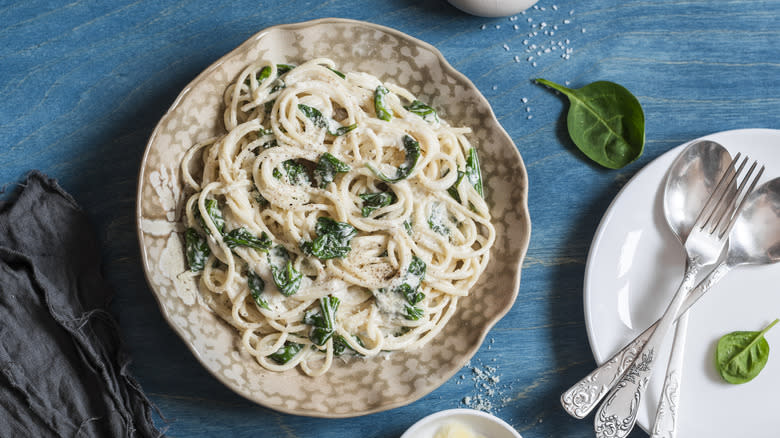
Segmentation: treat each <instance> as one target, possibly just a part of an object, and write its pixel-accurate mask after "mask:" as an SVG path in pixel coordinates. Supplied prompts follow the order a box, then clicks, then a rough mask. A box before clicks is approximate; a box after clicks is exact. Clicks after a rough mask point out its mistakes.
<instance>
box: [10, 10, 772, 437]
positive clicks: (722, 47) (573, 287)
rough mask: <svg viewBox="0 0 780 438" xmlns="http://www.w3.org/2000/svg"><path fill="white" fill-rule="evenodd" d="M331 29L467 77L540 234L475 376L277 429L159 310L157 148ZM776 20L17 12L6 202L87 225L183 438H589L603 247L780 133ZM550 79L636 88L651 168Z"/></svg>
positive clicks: (768, 13)
mask: <svg viewBox="0 0 780 438" xmlns="http://www.w3.org/2000/svg"><path fill="white" fill-rule="evenodd" d="M218 3H222V5H220V4H218ZM321 17H345V18H353V19H359V20H366V21H370V22H374V23H378V24H382V25H386V26H390V27H394V28H396V29H398V30H400V31H403V32H406V33H408V34H410V35H412V36H415V37H417V38H420V39H422V40H425V41H427V42H429V43H431V44H433V45H434V46H436V47H438V48H439V50H441V51H442V52H443V54H444V56H445V57H446V58H447V59H448V60H449V61H450V63H451V64H452V65H453V66H454V67H455V68H456V69H458V70H460V71H461V72H463V73H464V74H465V75H466V76H468V77H469V78H470V79H471V80H472V81H473V82H474V83H475V84H476V86H477V87H478V88H479V89H480V90H481V91H482V92H483V94H485V96H486V97H487V98H488V100H489V101H490V103H491V104H492V106H493V109H494V111H495V113H496V115H497V116H498V119H499V120H500V122H501V123H502V125H503V126H504V128H505V129H506V130H507V131H508V132H509V134H510V135H511V137H512V138H513V140H514V142H515V143H516V145H517V147H518V149H519V150H520V153H521V154H522V156H523V158H524V160H525V163H526V166H527V168H528V174H529V180H530V194H529V205H530V211H531V219H532V222H533V224H534V228H533V233H532V237H531V244H530V248H529V250H528V256H527V258H526V260H525V263H524V267H523V276H522V283H521V286H520V292H519V296H518V299H517V302H516V303H515V305H514V307H513V308H512V310H511V312H510V313H509V314H508V315H507V316H505V317H504V318H503V319H502V320H501V321H500V322H499V323H498V325H497V326H496V327H495V328H494V329H493V330H492V331H491V332H490V333H489V334H488V337H487V341H486V342H485V344H484V345H483V346H482V348H481V349H480V351H479V352H478V353H477V355H476V356H475V357H474V359H473V360H472V362H471V364H470V366H468V367H466V368H464V369H463V370H462V371H461V372H459V373H458V375H456V376H455V377H453V378H452V379H451V380H450V381H448V382H447V383H445V384H444V385H443V386H441V387H440V388H438V389H437V390H435V391H433V392H432V393H431V394H429V395H428V396H426V397H424V398H422V399H421V400H419V401H417V402H415V403H412V404H411V405H408V406H405V407H401V408H398V409H394V410H391V411H388V412H383V413H379V414H374V415H370V416H367V417H361V418H353V419H340V420H326V419H312V418H304V417H295V416H289V415H283V414H278V413H275V412H273V411H270V410H267V409H264V408H261V407H259V406H257V405H254V404H252V403H250V402H248V401H246V400H245V399H243V398H241V397H239V396H237V395H235V394H233V393H232V392H230V391H229V390H228V389H226V388H225V387H223V386H222V385H221V384H220V383H219V382H218V381H217V380H216V379H215V378H213V377H212V376H211V375H210V374H208V373H207V372H206V371H205V370H204V368H203V367H201V366H200V365H199V363H198V362H197V361H196V360H195V359H194V358H193V356H192V355H191V353H190V352H189V350H188V349H187V348H186V347H185V346H184V344H183V343H182V342H181V341H180V340H179V338H177V337H176V335H175V334H174V333H173V331H172V330H171V329H170V328H169V327H168V326H167V325H166V323H165V322H164V321H163V319H162V317H161V315H160V312H159V311H158V309H157V305H156V303H155V301H154V298H153V297H152V294H151V292H150V290H149V288H148V286H147V284H146V282H145V280H144V276H143V272H142V270H141V263H140V254H139V249H138V243H137V239H136V233H135V222H134V215H135V211H134V205H135V188H136V174H137V171H138V167H139V163H140V160H141V156H142V154H143V151H144V147H145V145H146V142H147V139H148V137H149V135H150V134H151V132H152V129H153V128H154V126H155V124H156V122H157V120H158V119H159V118H160V117H161V116H162V115H163V113H164V112H165V111H166V110H167V109H168V107H169V106H170V105H171V103H172V102H173V100H174V98H175V97H176V96H177V94H178V93H179V91H180V90H181V89H182V88H183V87H184V86H185V85H186V84H187V83H188V82H189V81H190V80H191V79H193V78H194V77H195V76H196V75H197V74H198V73H199V72H200V71H201V70H203V69H204V68H206V67H207V66H208V65H209V64H211V63H212V62H213V61H215V60H216V59H218V58H220V57H221V56H222V55H224V54H225V53H227V52H228V51H230V50H231V49H232V48H234V47H235V46H237V45H238V44H240V43H241V42H243V41H244V40H245V39H246V38H248V37H249V36H250V35H252V34H254V33H255V32H257V31H259V30H261V29H262V28H264V27H267V26H270V25H274V24H279V23H291V22H298V21H305V20H310V19H314V18H321ZM778 18H780V1H778V0H718V1H713V0H642V1H633V0H629V1H626V0H592V1H587V2H583V1H576V0H557V1H550V0H541V1H540V2H539V4H538V7H537V8H534V9H530V10H528V11H527V12H526V13H525V14H521V15H518V16H516V17H508V18H495V19H487V18H479V17H473V16H469V15H466V14H464V13H462V12H460V11H459V10H457V9H455V8H453V7H451V6H450V5H449V4H447V3H446V2H445V1H444V0H384V1H377V0H349V1H347V0H329V1H312V0H278V1H270V0H259V1H258V0H255V1H244V0H237V1H232V2H211V1H207V0H190V1H177V2H173V1H151V0H138V1H134V2H129V1H110V2H109V1H105V2H104V1H79V0H74V1H72V2H64V1H63V2H57V1H40V0H25V1H12V0H5V1H2V2H0V139H1V140H0V141H1V142H2V143H0V185H2V184H6V185H9V187H10V186H11V185H13V184H15V182H16V181H18V180H19V179H20V178H21V177H22V176H23V175H24V174H25V173H26V172H27V171H28V170H30V169H41V170H42V171H44V172H45V173H47V174H49V175H51V176H53V177H56V178H57V179H59V181H60V183H61V184H62V185H63V186H64V188H65V189H66V190H68V191H69V192H70V193H72V194H73V195H74V197H75V198H76V200H77V201H78V202H79V203H80V204H81V205H82V206H83V207H84V209H85V210H86V211H87V213H88V214H89V217H90V218H91V219H92V221H93V222H94V224H95V226H96V229H97V232H98V235H99V238H100V241H101V242H102V244H103V263H104V271H105V273H106V276H107V277H108V279H109V281H110V283H111V284H112V285H113V287H114V288H115V292H116V296H115V300H114V303H113V307H112V310H113V312H114V314H115V315H116V316H117V317H118V318H119V321H120V325H121V329H122V333H123V336H124V338H125V340H126V343H127V347H128V349H129V350H130V353H131V355H132V357H133V365H132V371H133V373H134V374H135V375H136V376H137V378H138V380H139V381H140V383H141V384H142V385H143V388H144V390H145V391H146V392H147V393H148V394H149V396H150V397H151V399H152V400H153V401H154V403H155V404H156V405H157V406H158V407H159V410H160V412H161V413H162V415H163V416H164V417H165V420H162V419H160V420H159V424H160V426H161V427H164V428H167V433H168V434H169V435H171V436H179V437H201V436H202V437H207V436H209V437H210V436H231V437H242V436H246V437H326V438H327V437H340V438H349V437H361V438H363V437H376V438H392V437H397V436H399V435H400V434H401V433H402V432H403V431H404V429H405V428H407V427H408V426H409V425H411V424H412V423H413V422H415V421H416V420H417V419H419V418H421V417H422V416H424V415H427V414H430V413H432V412H436V411H439V410H443V409H448V408H455V407H465V406H471V407H474V406H477V407H481V408H483V409H486V410H489V411H491V412H493V413H495V414H497V415H499V416H500V417H502V418H503V419H505V420H506V421H507V422H509V423H510V424H512V425H513V426H515V427H516V428H517V429H518V430H519V431H520V432H521V433H522V434H523V436H524V437H526V438H529V437H589V436H592V422H591V420H590V419H588V420H585V421H577V420H574V419H572V418H569V417H568V416H567V415H566V414H564V412H563V411H562V409H561V408H560V407H559V405H558V397H559V394H560V393H561V391H562V390H564V389H565V388H566V387H568V385H570V384H571V383H573V382H574V381H576V380H577V379H578V378H580V377H581V376H583V375H584V374H586V373H587V372H588V371H590V370H591V369H592V368H593V366H594V361H593V358H592V355H591V352H590V348H589V346H588V341H587V336H586V332H585V324H584V316H583V308H582V284H583V273H584V268H585V258H586V255H587V252H588V248H589V246H590V243H591V239H592V237H593V234H594V231H595V230H596V227H597V225H598V223H599V220H600V218H601V216H602V214H603V213H604V211H605V209H606V208H607V206H608V204H609V202H610V201H611V199H612V198H613V197H614V196H615V195H616V193H617V192H618V190H619V189H620V188H621V186H622V185H623V184H624V183H625V182H626V181H627V180H628V179H629V178H630V177H631V176H632V175H633V174H634V173H636V172H637V171H638V170H639V169H640V168H642V166H644V165H645V164H647V163H648V162H650V161H651V160H652V159H653V158H655V157H657V156H658V155H660V154H662V153H663V152H665V151H667V150H669V149H670V148H672V147H674V146H676V145H679V144H681V143H683V142H685V141H687V140H690V139H693V138H696V137H699V136H702V135H705V134H708V133H711V132H717V131H722V130H727V129H736V128H752V127H766V128H780V97H778V89H779V88H780V22H779V21H778ZM537 77H545V78H548V79H551V80H553V81H556V82H559V83H566V84H569V85H570V86H571V87H579V86H582V85H585V84H587V83H589V82H592V81H595V80H602V79H603V80H611V81H615V82H618V83H620V84H622V85H624V86H625V87H627V88H628V89H629V90H631V91H632V92H633V93H634V94H635V95H636V96H637V97H638V99H639V100H640V102H641V103H642V105H643V107H644V111H645V117H646V128H647V144H646V149H645V153H644V155H643V156H642V157H641V158H640V159H639V160H638V161H637V162H635V163H633V164H631V165H630V166H628V167H626V168H624V169H622V170H618V171H608V170H605V169H602V168H599V167H597V166H594V165H592V164H590V163H588V162H587V161H585V160H584V159H583V156H582V155H581V154H580V153H579V152H578V151H577V150H576V148H575V147H574V146H573V144H572V143H571V142H570V140H569V139H568V137H567V134H566V128H565V118H564V117H565V116H564V114H565V109H566V102H565V101H564V100H562V98H560V97H559V96H556V95H555V94H553V93H551V92H549V91H548V90H546V89H544V88H542V87H540V86H538V85H535V84H534V83H533V82H532V79H533V78H537ZM779 146H780V145H779ZM487 367H492V368H490V369H491V370H492V371H491V372H492V375H494V376H495V377H497V378H498V379H496V380H498V381H497V382H494V381H491V382H488V383H487V384H484V385H483V383H485V382H484V381H482V380H480V379H478V378H476V376H475V374H474V372H473V368H480V369H487ZM467 402H468V403H467ZM641 436H645V435H644V433H643V432H641V431H638V432H634V434H632V437H641Z"/></svg>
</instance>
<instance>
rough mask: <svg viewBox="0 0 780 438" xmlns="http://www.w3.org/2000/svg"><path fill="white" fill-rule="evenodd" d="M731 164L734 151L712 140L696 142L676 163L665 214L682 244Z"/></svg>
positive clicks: (668, 181) (666, 191)
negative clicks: (731, 152)
mask: <svg viewBox="0 0 780 438" xmlns="http://www.w3.org/2000/svg"><path fill="white" fill-rule="evenodd" d="M729 163H731V154H729V152H728V151H727V150H726V148H725V147H723V146H722V145H721V144H720V143H717V142H714V141H710V140H702V141H697V142H696V143H692V144H691V145H689V146H688V147H686V148H685V150H683V151H682V153H681V154H680V155H679V156H678V157H677V158H676V159H675V160H674V162H673V163H672V166H671V167H670V168H669V173H668V175H667V177H666V185H665V186H664V199H663V201H664V216H665V217H666V222H667V223H668V224H669V228H671V229H672V232H674V235H675V236H677V239H678V240H679V241H680V242H681V243H682V242H685V240H686V239H687V238H688V234H690V232H691V229H692V228H693V224H694V222H695V221H696V217H697V216H698V214H699V212H700V211H701V209H702V207H704V203H705V202H707V198H708V197H709V196H710V194H711V193H712V192H713V191H714V190H715V185H716V184H717V183H718V180H720V177H721V175H723V172H725V171H726V168H727V167H728V166H729Z"/></svg>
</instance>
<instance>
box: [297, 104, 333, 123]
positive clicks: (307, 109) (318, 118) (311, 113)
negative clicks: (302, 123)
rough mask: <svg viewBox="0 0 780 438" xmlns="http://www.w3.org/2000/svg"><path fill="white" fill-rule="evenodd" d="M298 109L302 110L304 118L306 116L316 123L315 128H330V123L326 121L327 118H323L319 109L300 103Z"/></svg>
mask: <svg viewBox="0 0 780 438" xmlns="http://www.w3.org/2000/svg"><path fill="white" fill-rule="evenodd" d="M298 109H299V110H301V112H302V113H303V115H304V116H306V117H307V118H308V119H309V120H311V122H312V123H314V126H316V127H318V128H327V127H328V122H327V121H326V120H325V116H323V115H322V112H320V110H318V109H317V108H314V107H311V106H309V105H304V104H302V103H299V104H298Z"/></svg>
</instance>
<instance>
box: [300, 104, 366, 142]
mask: <svg viewBox="0 0 780 438" xmlns="http://www.w3.org/2000/svg"><path fill="white" fill-rule="evenodd" d="M298 109H299V110H301V112H302V113H303V115H304V116H306V117H307V118H308V119H309V120H311V122H312V123H313V124H314V126H316V127H317V128H323V129H325V130H327V131H328V134H330V135H332V136H335V137H338V136H341V135H344V134H346V133H348V132H350V131H352V130H354V129H355V128H357V123H353V124H351V125H348V126H341V125H340V124H339V123H338V122H336V121H335V120H332V119H326V118H325V116H323V115H322V112H321V111H320V110H318V109H317V108H314V107H311V106H308V105H304V104H302V103H299V104H298ZM334 126H338V128H336V129H333V127H334Z"/></svg>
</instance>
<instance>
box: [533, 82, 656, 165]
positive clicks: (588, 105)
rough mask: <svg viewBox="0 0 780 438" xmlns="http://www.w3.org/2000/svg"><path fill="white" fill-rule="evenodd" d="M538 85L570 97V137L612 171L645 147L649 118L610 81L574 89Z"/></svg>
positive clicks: (552, 83)
mask: <svg viewBox="0 0 780 438" xmlns="http://www.w3.org/2000/svg"><path fill="white" fill-rule="evenodd" d="M536 82H538V83H540V84H543V85H546V86H548V87H550V88H552V89H554V90H558V91H560V92H561V93H563V94H564V95H565V96H566V97H568V98H569V102H570V107H569V113H568V116H567V118H566V124H567V126H568V130H569V136H570V137H571V139H572V141H573V142H574V144H575V145H577V147H578V148H579V149H580V150H581V151H582V152H583V153H584V154H585V155H586V156H587V157H588V158H590V159H591V160H593V161H595V162H597V163H599V164H601V165H602V166H604V167H607V168H609V169H620V168H621V167H624V166H626V165H628V164H629V163H631V162H633V161H634V160H636V159H637V158H639V156H640V155H642V151H643V150H644V146H645V115H644V112H643V111H642V105H640V104H639V101H638V100H637V98H636V97H634V95H633V94H631V92H630V91H628V90H627V89H625V88H624V87H623V86H621V85H618V84H616V83H614V82H609V81H598V82H593V83H591V84H588V85H586V86H584V87H582V88H579V89H571V88H567V87H564V86H562V85H559V84H556V83H554V82H551V81H548V80H546V79H536Z"/></svg>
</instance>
